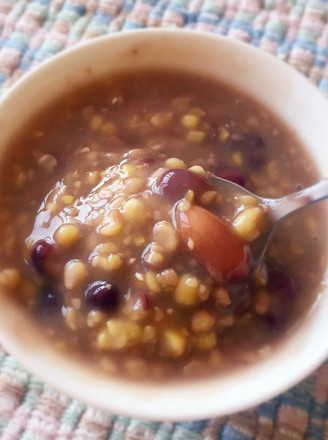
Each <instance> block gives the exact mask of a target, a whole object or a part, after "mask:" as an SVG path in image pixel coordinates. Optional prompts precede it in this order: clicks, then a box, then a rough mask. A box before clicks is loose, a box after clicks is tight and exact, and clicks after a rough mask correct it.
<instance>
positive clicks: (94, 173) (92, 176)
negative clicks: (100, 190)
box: [87, 171, 100, 185]
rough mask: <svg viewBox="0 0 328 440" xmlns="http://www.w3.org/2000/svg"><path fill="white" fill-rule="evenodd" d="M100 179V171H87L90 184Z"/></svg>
mask: <svg viewBox="0 0 328 440" xmlns="http://www.w3.org/2000/svg"><path fill="white" fill-rule="evenodd" d="M99 180H100V176H99V171H89V172H88V173H87V183H88V184H89V185H96V184H97V183H98V182H99Z"/></svg>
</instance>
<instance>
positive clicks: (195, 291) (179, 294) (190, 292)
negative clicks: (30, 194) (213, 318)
mask: <svg viewBox="0 0 328 440" xmlns="http://www.w3.org/2000/svg"><path fill="white" fill-rule="evenodd" d="M174 298H175V300H176V302H177V303H179V304H181V305H185V306H192V305H194V304H196V303H197V302H198V301H199V280H198V279H197V278H195V277H193V276H192V275H189V274H184V275H182V276H181V278H180V279H179V282H178V285H177V287H176V289H175V291H174Z"/></svg>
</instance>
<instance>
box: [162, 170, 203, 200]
mask: <svg viewBox="0 0 328 440" xmlns="http://www.w3.org/2000/svg"><path fill="white" fill-rule="evenodd" d="M209 189H210V184H209V183H208V182H207V180H206V179H204V178H203V177H201V176H199V175H198V174H196V173H193V172H192V171H189V170H180V169H172V170H168V171H166V172H165V173H163V174H162V175H161V176H160V177H159V178H158V179H157V181H156V182H155V184H154V186H153V191H154V192H155V193H157V194H160V195H162V196H165V197H167V198H169V199H171V200H174V201H176V200H179V199H181V198H182V197H184V196H185V195H186V193H187V191H188V190H192V191H193V192H194V193H195V196H196V197H199V196H200V195H201V194H203V192H205V191H207V190H209Z"/></svg>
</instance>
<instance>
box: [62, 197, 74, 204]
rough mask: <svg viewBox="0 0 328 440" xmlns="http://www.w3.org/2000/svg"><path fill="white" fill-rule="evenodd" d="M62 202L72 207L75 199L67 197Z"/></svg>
mask: <svg viewBox="0 0 328 440" xmlns="http://www.w3.org/2000/svg"><path fill="white" fill-rule="evenodd" d="M62 202H63V203H64V204H65V205H72V204H73V203H74V197H73V196H70V195H66V196H63V197H62Z"/></svg>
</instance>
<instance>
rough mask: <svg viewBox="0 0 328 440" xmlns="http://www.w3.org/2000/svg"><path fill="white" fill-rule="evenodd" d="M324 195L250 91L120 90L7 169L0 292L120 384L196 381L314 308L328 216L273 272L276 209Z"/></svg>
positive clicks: (278, 250)
mask: <svg viewBox="0 0 328 440" xmlns="http://www.w3.org/2000/svg"><path fill="white" fill-rule="evenodd" d="M207 172H212V173H214V174H216V175H218V176H221V177H224V178H226V179H228V180H231V181H234V182H236V183H239V184H241V185H243V186H245V187H246V188H248V189H249V190H251V191H253V192H254V193H256V194H258V195H262V196H267V197H279V196H282V195H285V194H287V193H289V192H292V191H294V190H296V189H300V188H302V187H305V186H307V185H310V184H312V183H314V182H315V181H316V180H317V179H318V176H317V173H316V170H315V168H314V166H313V164H312V163H311V161H309V158H308V157H307V155H306V154H305V152H303V151H302V148H301V146H300V145H299V143H298V141H297V139H296V137H295V135H294V134H293V133H291V132H290V131H289V130H288V129H287V128H285V127H284V126H283V125H282V124H281V122H280V121H279V120H277V119H276V118H274V117H273V116H272V115H270V114H269V113H268V112H267V111H266V110H265V109H263V108H261V107H259V106H258V105H257V104H256V103H253V102H252V101H249V100H248V99H247V98H246V97H244V96H243V95H240V94H239V93H238V92H237V91H234V90H230V89H229V88H228V87H226V86H223V85H220V84H216V83H210V82H208V81H205V80H203V79H201V78H198V77H190V76H185V75H183V74H181V75H180V74H177V73H174V74H172V73H161V74H159V73H156V72H153V73H140V74H137V75H135V76H134V77H133V78H132V77H129V76H127V77H124V76H122V77H120V78H118V77H117V78H110V79H109V78H107V79H106V80H104V81H103V82H101V83H98V84H95V85H93V86H90V87H89V88H88V89H87V90H83V93H81V92H80V91H75V92H73V93H72V94H71V95H70V96H67V97H66V98H65V99H64V100H63V101H62V102H61V103H58V104H55V105H54V106H53V107H52V108H49V109H46V110H45V111H44V112H43V113H42V114H40V115H38V116H37V117H35V118H34V120H33V122H32V123H31V124H29V125H28V127H25V128H24V129H23V130H22V131H21V133H20V134H19V135H18V136H17V138H16V139H15V140H14V141H13V142H12V145H11V146H10V150H9V151H8V153H7V154H6V156H5V158H4V161H3V163H2V169H1V177H0V182H1V187H0V188H1V189H0V207H1V210H0V230H1V232H0V234H1V240H2V243H3V253H2V258H1V261H0V268H1V272H0V283H1V285H2V286H3V287H4V288H5V289H6V290H7V291H8V293H9V294H11V295H13V297H15V298H17V300H18V301H20V302H21V303H22V304H24V307H26V308H27V309H28V310H29V312H30V313H31V314H32V315H33V316H34V317H35V319H36V320H37V321H39V323H40V327H41V329H42V331H43V332H44V333H45V334H46V335H47V336H49V338H51V340H52V341H53V344H55V345H56V347H57V348H58V349H59V350H64V351H66V352H67V353H68V355H70V354H69V353H74V352H76V353H79V354H81V353H82V355H83V356H84V357H85V359H86V361H88V362H89V361H90V360H91V362H92V363H94V365H96V366H98V367H99V368H101V369H103V370H105V371H108V372H109V373H110V374H124V375H126V376H127V377H133V378H138V379H142V378H146V379H149V378H150V379H152V380H159V379H162V378H165V377H166V378H173V377H176V376H177V377H195V376H201V375H204V374H208V373H211V372H216V371H220V370H223V369H224V368H227V367H229V368H230V367H231V366H234V365H236V366H240V365H243V364H244V363H249V362H254V361H255V360H256V359H257V358H258V357H263V356H267V355H269V354H270V352H271V350H272V349H273V348H274V346H275V344H277V343H278V342H279V340H280V339H281V338H282V337H283V335H284V334H285V333H286V331H288V329H290V328H291V327H292V326H293V325H294V324H295V322H297V320H298V319H300V318H301V317H302V316H304V315H305V314H306V313H307V310H308V309H309V307H310V305H311V302H312V301H313V298H314V296H315V294H316V293H317V292H318V290H319V285H320V281H321V279H322V276H323V271H324V268H325V263H326V253H325V250H324V244H321V242H320V240H319V239H318V237H319V235H320V233H322V231H324V222H325V219H324V215H323V210H322V209H321V208H320V207H314V208H311V209H310V210H308V211H306V212H304V213H302V214H301V215H297V216H295V217H293V218H291V219H289V220H287V221H286V222H285V223H284V225H283V227H281V228H280V229H279V231H278V233H277V234H276V235H275V237H274V240H273V241H272V243H271V245H270V248H269V251H268V253H267V256H266V259H265V264H263V265H262V266H261V267H260V268H259V270H258V271H257V272H256V275H255V276H252V277H251V278H248V276H249V274H250V272H251V256H252V249H254V245H255V244H256V240H257V239H258V237H260V236H261V234H262V233H264V232H265V231H266V230H267V228H268V226H269V225H268V221H267V218H266V210H265V207H263V206H261V205H259V204H258V203H257V202H256V200H254V199H252V198H251V197H244V198H240V197H233V198H228V197H227V196H226V195H225V194H222V193H218V192H216V191H215V190H214V188H212V187H211V185H210V182H209V179H208V175H207Z"/></svg>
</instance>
